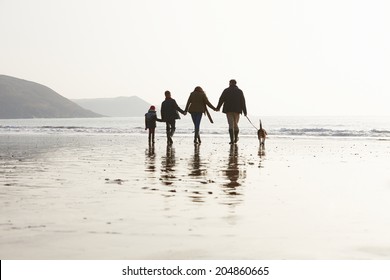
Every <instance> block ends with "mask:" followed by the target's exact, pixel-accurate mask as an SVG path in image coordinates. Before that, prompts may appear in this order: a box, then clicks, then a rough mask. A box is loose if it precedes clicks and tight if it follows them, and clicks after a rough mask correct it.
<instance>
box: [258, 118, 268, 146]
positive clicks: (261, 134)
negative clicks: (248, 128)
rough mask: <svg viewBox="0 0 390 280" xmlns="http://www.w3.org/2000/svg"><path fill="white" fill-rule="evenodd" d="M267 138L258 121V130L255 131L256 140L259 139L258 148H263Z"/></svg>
mask: <svg viewBox="0 0 390 280" xmlns="http://www.w3.org/2000/svg"><path fill="white" fill-rule="evenodd" d="M266 137H267V131H265V129H264V128H263V126H262V124H261V120H260V129H259V130H258V131H257V138H258V139H259V143H260V146H263V147H264V146H265V138H266Z"/></svg>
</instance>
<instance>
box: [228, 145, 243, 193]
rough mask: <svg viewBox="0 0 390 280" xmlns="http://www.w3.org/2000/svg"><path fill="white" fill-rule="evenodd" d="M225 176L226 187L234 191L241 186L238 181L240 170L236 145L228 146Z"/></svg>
mask: <svg viewBox="0 0 390 280" xmlns="http://www.w3.org/2000/svg"><path fill="white" fill-rule="evenodd" d="M225 175H226V177H227V178H228V179H229V182H228V183H226V184H225V186H226V187H228V188H231V189H235V188H236V187H239V186H241V184H240V183H239V181H238V179H239V177H240V170H239V169H238V147H237V145H230V151H229V159H228V166H227V169H226V170H225Z"/></svg>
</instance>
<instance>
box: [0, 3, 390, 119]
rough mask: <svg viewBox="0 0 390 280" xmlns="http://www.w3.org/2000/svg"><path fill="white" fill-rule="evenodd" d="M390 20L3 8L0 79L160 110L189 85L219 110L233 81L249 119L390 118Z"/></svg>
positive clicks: (344, 7)
mask: <svg viewBox="0 0 390 280" xmlns="http://www.w3.org/2000/svg"><path fill="white" fill-rule="evenodd" d="M389 14H390V1H388V0H326V1H319V0H272V1H270V0H239V1H232V0H105V1H102V0H100V1H99V0H61V1H60V0H0V40H1V43H0V75H9V76H14V77H17V78H21V79H25V80H30V81H34V82H37V83H41V84H44V85H46V86H48V87H50V88H52V89H53V90H55V91H56V92H58V93H59V94H61V95H63V96H64V97H66V98H69V99H77V98H105V97H117V96H132V95H137V96H139V97H141V98H142V99H144V100H145V101H147V102H149V103H151V104H154V105H157V106H158V105H160V104H161V102H162V101H163V99H164V91H165V90H170V91H171V92H172V97H173V98H175V99H176V100H177V102H178V103H179V104H185V103H186V101H187V98H188V96H189V94H190V93H191V91H193V89H194V88H195V87H196V86H201V87H202V88H203V89H204V90H205V92H206V93H207V96H208V98H209V100H210V101H211V103H213V104H214V105H217V102H218V99H219V97H220V95H221V93H222V91H223V89H225V88H226V87H227V86H228V83H229V80H230V79H236V80H237V85H238V87H240V88H241V89H242V90H243V92H244V95H245V98H246V101H247V107H248V114H250V115H256V116H272V115H287V116H288V115H384V116H389V115H390V112H389V109H388V107H389V105H388V104H389V101H390V81H389V80H390V17H389ZM146 109H147V108H146Z"/></svg>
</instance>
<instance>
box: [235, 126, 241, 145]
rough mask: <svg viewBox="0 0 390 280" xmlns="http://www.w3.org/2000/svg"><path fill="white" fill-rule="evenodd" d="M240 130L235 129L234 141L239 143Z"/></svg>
mask: <svg viewBox="0 0 390 280" xmlns="http://www.w3.org/2000/svg"><path fill="white" fill-rule="evenodd" d="M239 132H240V130H239V129H236V130H235V131H234V143H237V142H238V133H239Z"/></svg>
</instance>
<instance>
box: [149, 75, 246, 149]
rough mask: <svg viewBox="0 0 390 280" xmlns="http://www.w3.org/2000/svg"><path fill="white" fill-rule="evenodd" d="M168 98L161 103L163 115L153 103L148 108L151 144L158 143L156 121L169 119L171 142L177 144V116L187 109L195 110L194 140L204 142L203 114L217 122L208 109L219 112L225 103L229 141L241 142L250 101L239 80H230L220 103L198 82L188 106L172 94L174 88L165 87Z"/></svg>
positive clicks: (167, 132) (166, 121)
mask: <svg viewBox="0 0 390 280" xmlns="http://www.w3.org/2000/svg"><path fill="white" fill-rule="evenodd" d="M164 94H165V100H164V101H163V102H162V104H161V119H159V118H158V117H157V113H156V108H155V106H151V107H150V108H149V110H148V112H147V113H146V114H145V130H149V137H148V141H149V145H151V144H154V134H155V129H156V122H157V121H160V122H165V124H166V135H167V144H168V145H172V144H173V135H174V133H175V130H176V120H177V119H180V115H179V112H180V113H181V114H183V115H187V113H190V114H191V118H192V122H193V124H194V129H195V133H194V143H195V144H200V143H201V142H202V141H201V139H200V124H201V121H202V116H203V114H206V115H207V117H208V118H209V120H210V122H211V123H213V119H212V118H211V115H210V113H209V111H208V109H207V107H209V108H211V109H213V110H214V111H216V112H219V111H220V109H221V107H222V106H223V107H222V112H223V113H224V114H226V118H227V122H228V125H229V136H230V142H229V144H235V143H237V142H238V139H239V138H238V135H239V132H240V129H239V126H238V123H239V120H240V115H241V114H242V113H243V114H244V116H245V117H246V116H247V110H246V103H245V97H244V93H243V91H242V90H241V89H240V88H238V86H237V81H236V80H234V79H232V80H230V81H229V87H227V88H226V89H224V90H223V92H222V94H221V96H220V98H219V101H218V105H217V106H216V107H215V106H213V105H212V104H211V103H210V101H209V100H208V98H207V95H206V93H205V92H204V90H203V89H202V88H201V87H200V86H197V87H195V89H194V90H193V91H192V92H191V93H190V96H189V97H188V100H187V104H186V106H185V109H184V110H183V109H181V108H180V107H179V105H177V102H176V100H175V99H173V98H172V94H171V92H170V91H168V90H167V91H165V93H164Z"/></svg>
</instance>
